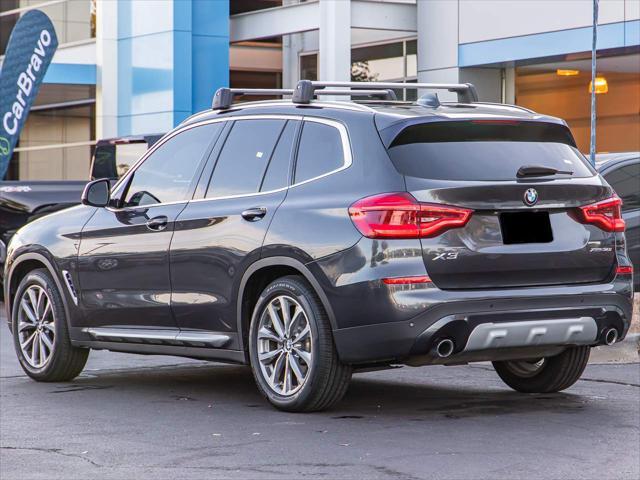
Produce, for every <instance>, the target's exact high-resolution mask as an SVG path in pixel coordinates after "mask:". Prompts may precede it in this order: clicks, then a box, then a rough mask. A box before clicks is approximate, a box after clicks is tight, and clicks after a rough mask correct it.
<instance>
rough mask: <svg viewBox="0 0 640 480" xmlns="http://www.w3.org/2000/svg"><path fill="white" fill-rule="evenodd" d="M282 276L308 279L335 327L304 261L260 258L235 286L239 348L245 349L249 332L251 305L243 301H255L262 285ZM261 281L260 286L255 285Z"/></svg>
mask: <svg viewBox="0 0 640 480" xmlns="http://www.w3.org/2000/svg"><path fill="white" fill-rule="evenodd" d="M285 275H301V276H303V277H304V278H305V280H307V281H308V282H309V284H310V285H311V287H312V288H313V289H314V291H315V292H316V294H317V295H318V297H319V298H320V301H321V302H322V306H323V307H324V309H325V311H326V312H327V316H328V317H329V322H330V323H331V328H332V330H335V328H336V320H335V316H334V313H333V309H332V308H331V304H330V302H329V298H328V297H327V295H326V293H325V292H324V290H323V289H322V287H321V285H320V282H318V280H317V279H316V277H315V276H314V275H313V273H312V272H311V270H309V268H308V267H307V266H306V265H305V264H303V263H302V262H300V261H299V260H296V259H294V258H291V257H267V258H262V259H260V260H258V261H256V262H254V263H253V264H251V266H250V267H249V268H247V270H246V271H245V272H244V275H243V276H242V280H241V281H240V286H239V288H238V300H237V307H236V308H237V310H236V312H237V314H236V321H237V331H238V334H239V335H238V338H239V344H240V349H241V350H242V351H246V348H247V344H246V339H247V338H248V335H249V324H250V322H251V314H252V311H250V309H249V307H250V306H251V305H249V304H248V303H249V302H247V300H249V301H250V300H253V299H255V300H257V299H258V298H259V296H260V293H261V292H262V290H263V289H264V287H266V284H268V283H270V282H271V281H272V280H275V279H276V278H280V277H282V276H285ZM260 280H262V281H260ZM265 282H266V283H265ZM263 284H264V286H262V288H259V287H260V286H261V285H263ZM254 304H255V303H254Z"/></svg>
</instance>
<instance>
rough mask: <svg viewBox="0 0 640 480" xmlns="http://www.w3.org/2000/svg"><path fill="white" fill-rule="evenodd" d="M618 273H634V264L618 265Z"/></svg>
mask: <svg viewBox="0 0 640 480" xmlns="http://www.w3.org/2000/svg"><path fill="white" fill-rule="evenodd" d="M616 275H633V265H618V266H617V267H616Z"/></svg>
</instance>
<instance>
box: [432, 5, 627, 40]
mask: <svg viewBox="0 0 640 480" xmlns="http://www.w3.org/2000/svg"><path fill="white" fill-rule="evenodd" d="M454 1H455V0H454ZM427 3H429V2H427ZM459 3H460V23H459V32H460V34H459V43H471V42H481V41H485V40H493V39H499V38H507V37H515V36H520V35H529V34H534V33H542V32H551V31H556V30H565V29H569V28H579V27H588V26H590V25H591V23H592V5H593V2H592V0H508V1H505V0H459ZM638 18H640V2H638V0H600V9H599V24H605V23H613V22H622V21H625V20H634V19H638Z"/></svg>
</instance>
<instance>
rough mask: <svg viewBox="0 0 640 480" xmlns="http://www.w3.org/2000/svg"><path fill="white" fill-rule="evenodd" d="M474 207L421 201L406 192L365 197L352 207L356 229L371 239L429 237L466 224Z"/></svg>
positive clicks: (352, 217) (351, 211)
mask: <svg viewBox="0 0 640 480" xmlns="http://www.w3.org/2000/svg"><path fill="white" fill-rule="evenodd" d="M472 213H473V210H468V209H466V208H459V207H450V206H447V205H438V204H430V203H419V202H418V201H417V200H416V199H415V198H413V196H412V195H410V194H409V193H406V192H400V193H383V194H381V195H374V196H372V197H367V198H363V199H361V200H358V201H357V202H355V203H354V204H353V205H351V207H350V208H349V215H350V216H351V220H352V221H353V223H354V225H355V226H356V228H357V229H358V230H359V231H360V233H362V234H363V235H364V236H365V237H368V238H428V237H436V236H438V235H440V234H441V233H443V232H445V231H447V230H450V229H452V228H460V227H464V226H465V225H466V224H467V222H468V221H469V219H470V218H471V214H472Z"/></svg>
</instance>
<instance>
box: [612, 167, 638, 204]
mask: <svg viewBox="0 0 640 480" xmlns="http://www.w3.org/2000/svg"><path fill="white" fill-rule="evenodd" d="M604 178H605V180H606V181H607V182H609V185H611V187H612V188H613V190H614V191H615V192H616V193H617V194H618V196H619V197H620V198H621V199H622V210H623V211H628V210H635V209H636V208H640V162H635V163H631V164H629V165H625V166H623V167H620V168H616V169H615V170H613V171H612V172H610V173H607V174H606V175H605V177H604Z"/></svg>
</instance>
